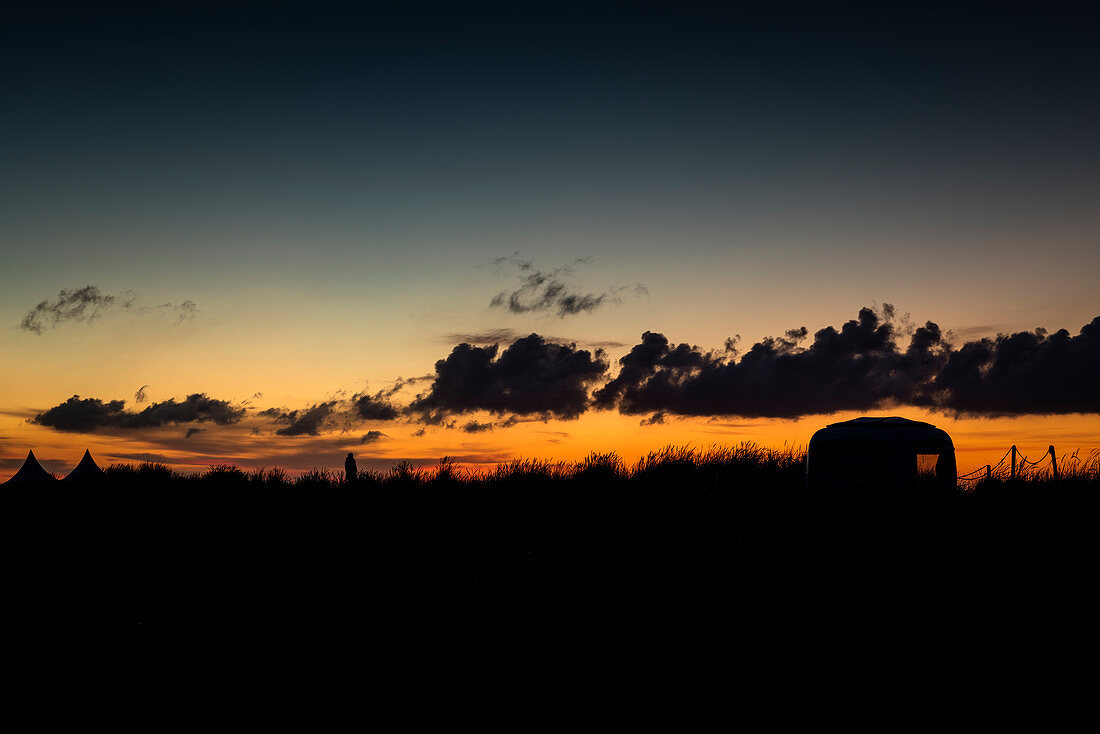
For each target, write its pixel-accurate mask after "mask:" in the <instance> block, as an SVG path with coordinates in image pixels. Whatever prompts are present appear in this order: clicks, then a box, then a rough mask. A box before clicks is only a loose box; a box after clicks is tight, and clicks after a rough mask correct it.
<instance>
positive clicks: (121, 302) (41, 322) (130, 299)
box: [19, 285, 199, 336]
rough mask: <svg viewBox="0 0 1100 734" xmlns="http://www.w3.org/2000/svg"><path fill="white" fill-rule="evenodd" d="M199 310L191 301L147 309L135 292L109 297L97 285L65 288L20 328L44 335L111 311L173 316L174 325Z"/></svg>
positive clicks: (32, 312)
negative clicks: (68, 324) (65, 325)
mask: <svg viewBox="0 0 1100 734" xmlns="http://www.w3.org/2000/svg"><path fill="white" fill-rule="evenodd" d="M198 310H199V309H198V306H196V305H195V303H194V301H191V300H185V301H182V302H180V303H162V304H159V305H156V306H147V305H143V304H142V303H141V301H140V297H139V296H138V295H137V294H136V293H134V292H133V291H124V292H122V293H121V294H118V295H110V294H107V293H102V292H101V291H100V290H99V287H98V286H94V285H86V286H84V287H82V288H73V289H62V290H61V291H59V292H58V294H57V298H54V299H48V298H47V299H46V300H44V301H40V302H39V303H38V304H37V305H36V306H35V307H34V308H32V309H30V310H29V311H27V313H26V315H25V316H23V320H22V321H21V322H20V323H19V328H20V329H22V330H23V331H27V332H30V333H32V334H37V335H39V336H41V335H42V334H43V333H44V332H46V331H49V330H52V329H56V328H57V327H58V326H60V325H62V324H65V323H75V324H90V323H92V322H94V321H96V320H97V319H99V318H101V317H102V316H103V315H105V314H107V313H109V312H111V311H125V312H129V313H138V314H148V313H162V314H171V315H172V316H173V317H174V323H181V322H183V321H188V320H190V319H193V318H194V317H195V315H196V314H197V313H198Z"/></svg>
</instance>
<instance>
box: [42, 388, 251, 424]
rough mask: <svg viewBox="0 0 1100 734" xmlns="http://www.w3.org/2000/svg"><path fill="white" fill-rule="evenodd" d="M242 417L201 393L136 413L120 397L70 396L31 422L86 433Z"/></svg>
mask: <svg viewBox="0 0 1100 734" xmlns="http://www.w3.org/2000/svg"><path fill="white" fill-rule="evenodd" d="M242 417H244V408H240V407H237V406H234V405H232V404H231V403H229V402H228V401H225V400H216V399H214V398H210V397H207V396H206V395H205V394H204V393H194V394H192V395H188V396H187V398H186V399H185V400H183V401H182V402H176V401H175V400H166V401H164V402H162V403H153V404H152V405H150V406H149V407H147V408H145V409H144V410H142V411H140V412H134V411H129V410H126V404H125V402H124V401H122V400H111V401H108V402H104V401H102V400H100V399H98V398H83V399H82V398H81V397H80V396H79V395H73V396H72V397H71V398H69V399H68V400H66V401H65V402H64V403H61V404H60V405H55V406H54V407H52V408H50V409H49V410H47V411H45V412H43V413H39V414H38V415H36V416H35V417H34V418H32V419H31V422H32V423H36V424H38V425H40V426H47V427H49V428H53V429H55V430H58V431H66V432H70V433H90V432H92V431H95V430H98V429H100V428H117V429H134V428H156V427H159V426H163V425H166V424H169V423H175V424H179V423H204V422H207V421H210V422H213V423H217V424H218V425H229V424H232V423H236V422H238V421H239V420H240V419H241V418H242Z"/></svg>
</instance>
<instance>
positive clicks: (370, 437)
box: [359, 431, 388, 443]
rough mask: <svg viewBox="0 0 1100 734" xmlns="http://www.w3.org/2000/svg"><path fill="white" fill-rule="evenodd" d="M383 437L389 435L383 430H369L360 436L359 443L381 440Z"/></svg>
mask: <svg viewBox="0 0 1100 734" xmlns="http://www.w3.org/2000/svg"><path fill="white" fill-rule="evenodd" d="M383 438H388V436H386V434H384V433H382V432H381V431H367V432H366V433H364V434H363V435H362V437H360V439H359V443H374V442H375V441H381V440H382V439H383Z"/></svg>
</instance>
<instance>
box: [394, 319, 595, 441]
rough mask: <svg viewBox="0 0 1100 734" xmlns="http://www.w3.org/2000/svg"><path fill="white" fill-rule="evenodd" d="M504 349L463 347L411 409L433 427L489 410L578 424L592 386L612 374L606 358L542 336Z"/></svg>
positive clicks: (440, 364) (440, 368)
mask: <svg viewBox="0 0 1100 734" xmlns="http://www.w3.org/2000/svg"><path fill="white" fill-rule="evenodd" d="M497 351H498V347H497V345H495V344H494V345H492V346H488V347H476V346H472V345H470V344H459V345H458V346H457V347H455V348H454V349H453V350H452V351H451V354H450V356H448V357H447V358H446V359H441V360H439V361H438V362H436V363H435V373H436V374H435V380H434V381H433V382H432V385H431V388H430V390H429V391H428V392H427V393H426V394H424V395H421V396H419V397H418V398H417V399H416V400H414V401H413V403H412V404H411V406H410V410H411V411H412V412H416V413H420V420H421V421H422V422H424V423H427V424H438V423H440V422H442V419H443V417H444V416H445V415H447V414H451V413H465V412H469V411H475V410H487V411H490V412H492V413H497V414H502V413H514V414H518V415H531V414H536V413H537V414H547V415H553V416H554V417H557V418H576V417H577V416H579V415H580V414H581V413H583V412H584V411H585V409H587V407H588V404H589V397H588V390H589V386H590V385H591V384H592V383H594V382H597V381H599V380H600V379H602V378H603V377H604V376H605V375H606V373H607V369H608V365H607V361H606V360H605V359H604V355H603V352H600V351H597V352H596V353H595V355H593V354H592V353H590V352H588V351H587V350H583V349H577V347H576V345H574V344H569V345H563V344H552V343H549V342H547V341H546V340H545V339H543V338H542V337H541V336H539V335H538V334H531V335H530V336H526V337H523V338H522V339H517V340H516V341H515V342H514V343H513V344H512V345H511V346H509V347H508V348H507V349H505V350H504V351H503V352H502V353H501V354H500V356H499V358H498V357H497Z"/></svg>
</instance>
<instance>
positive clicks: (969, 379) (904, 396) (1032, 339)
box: [593, 305, 1100, 422]
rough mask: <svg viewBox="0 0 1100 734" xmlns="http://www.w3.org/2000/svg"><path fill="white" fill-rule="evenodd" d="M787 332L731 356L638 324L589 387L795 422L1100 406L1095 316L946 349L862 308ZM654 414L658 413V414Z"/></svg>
mask: <svg viewBox="0 0 1100 734" xmlns="http://www.w3.org/2000/svg"><path fill="white" fill-rule="evenodd" d="M807 335H808V330H807V329H806V328H805V327H801V328H798V329H791V330H789V331H788V332H787V333H786V334H785V335H784V336H782V337H769V338H767V339H764V340H762V341H760V342H758V343H756V344H753V345H752V346H751V347H750V348H749V349H748V350H747V351H746V352H745V354H744V355H743V356H742V357H741V358H740V359H739V360H736V359H735V356H736V355H735V354H731V349H732V343H731V342H727V347H726V350H725V352H724V353H718V352H704V351H702V350H701V349H699V347H695V346H688V345H687V344H678V345H675V346H673V345H672V344H671V343H670V342H669V340H668V339H667V338H666V337H665V336H664V335H663V334H658V333H653V332H646V333H645V334H643V335H642V340H641V342H640V343H639V344H637V345H636V346H634V347H633V349H631V351H630V352H629V353H628V354H627V355H625V356H624V357H622V359H620V360H619V368H620V369H619V374H618V375H617V376H616V377H615V378H614V379H613V380H610V381H609V382H608V383H607V384H606V385H604V386H603V387H601V388H600V389H598V390H597V391H596V392H595V394H594V396H593V397H594V404H595V406H596V407H597V408H600V409H612V408H614V409H617V410H618V411H620V412H621V413H625V414H633V415H636V414H646V413H652V414H653V418H652V419H651V420H650V422H656V421H658V420H663V419H664V417H665V415H680V416H742V417H767V418H795V417H798V416H803V415H810V414H816V413H826V414H827V413H836V412H840V411H850V410H874V409H879V408H884V407H891V406H904V405H911V406H920V407H927V408H932V409H934V410H939V411H942V412H945V413H954V414H960V415H961V414H966V415H974V416H982V415H985V416H993V415H1020V414H1059V413H1096V412H1100V380H1097V375H1100V317H1098V318H1097V319H1094V320H1093V321H1092V323H1090V324H1088V325H1086V326H1085V327H1084V328H1082V330H1081V333H1080V334H1079V335H1078V336H1070V334H1069V332H1068V331H1066V330H1064V329H1063V330H1060V331H1058V332H1056V333H1054V334H1052V335H1047V333H1046V332H1045V331H1044V330H1043V329H1036V330H1035V331H1033V332H1026V331H1025V332H1019V333H1015V334H1010V335H1002V336H999V337H997V338H996V339H981V340H978V341H969V342H966V343H964V344H963V345H962V346H960V347H958V348H956V347H954V346H953V345H952V344H951V343H949V341H948V340H947V339H946V337H945V335H944V333H943V331H942V330H941V329H940V327H939V326H938V325H937V324H935V323H933V322H931V321H929V322H926V323H925V324H924V325H923V326H920V327H917V328H915V329H913V330H912V331H911V333H907V334H902V333H899V330H898V328H897V325H896V324H895V320H894V311H893V308H892V307H890V306H889V305H885V306H884V307H883V309H882V313H881V314H880V313H876V312H875V311H873V310H872V309H870V308H863V309H861V310H860V312H859V315H858V316H857V318H855V319H853V320H851V321H848V322H847V323H845V324H844V325H843V326H842V327H841V328H840V329H839V330H837V329H835V328H834V327H832V326H828V327H825V328H823V329H820V330H819V331H817V332H815V333H814V336H813V341H812V342H811V343H810V344H809V346H807V347H803V346H801V342H802V341H803V340H805V339H806V337H807ZM658 416H660V417H659V418H658Z"/></svg>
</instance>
